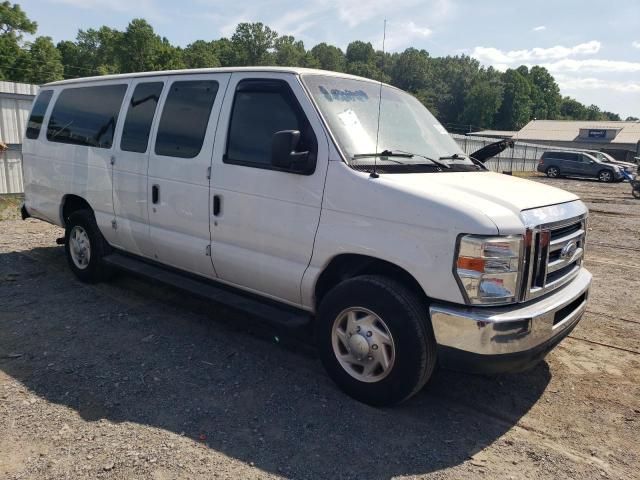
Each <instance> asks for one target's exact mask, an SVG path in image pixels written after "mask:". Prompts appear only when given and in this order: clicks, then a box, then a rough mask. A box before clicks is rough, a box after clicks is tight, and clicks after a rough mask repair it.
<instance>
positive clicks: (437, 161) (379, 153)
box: [353, 150, 451, 168]
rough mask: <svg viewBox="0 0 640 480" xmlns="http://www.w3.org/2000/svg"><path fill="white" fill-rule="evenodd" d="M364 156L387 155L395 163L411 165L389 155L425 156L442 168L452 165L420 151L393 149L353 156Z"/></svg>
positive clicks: (404, 156)
mask: <svg viewBox="0 0 640 480" xmlns="http://www.w3.org/2000/svg"><path fill="white" fill-rule="evenodd" d="M362 157H387V160H388V161H390V162H394V163H399V164H401V165H411V164H410V163H405V162H400V161H398V160H392V159H390V158H388V157H400V158H413V157H420V158H424V159H426V160H429V161H430V162H432V163H434V164H435V165H437V166H439V167H442V168H451V166H450V165H447V164H446V163H444V162H441V161H439V160H436V159H434V158H431V157H428V156H426V155H421V154H419V153H411V152H405V151H403V150H395V151H391V150H383V151H382V152H378V153H357V154H355V155H354V156H353V158H354V159H356V158H362Z"/></svg>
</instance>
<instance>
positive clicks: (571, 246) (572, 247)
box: [560, 242, 578, 260]
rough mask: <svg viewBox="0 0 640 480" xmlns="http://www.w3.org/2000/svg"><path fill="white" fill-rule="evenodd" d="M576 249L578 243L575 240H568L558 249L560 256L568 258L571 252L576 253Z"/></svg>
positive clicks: (564, 258) (571, 255)
mask: <svg viewBox="0 0 640 480" xmlns="http://www.w3.org/2000/svg"><path fill="white" fill-rule="evenodd" d="M576 250H578V244H577V243H576V242H569V243H567V244H566V245H565V246H564V247H562V250H560V258H562V259H563V260H569V259H570V258H571V257H573V254H574V253H576Z"/></svg>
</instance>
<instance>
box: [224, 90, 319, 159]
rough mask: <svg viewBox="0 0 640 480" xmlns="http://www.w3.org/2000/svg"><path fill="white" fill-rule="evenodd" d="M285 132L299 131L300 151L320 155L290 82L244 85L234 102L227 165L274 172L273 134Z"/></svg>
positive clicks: (236, 94)
mask: <svg viewBox="0 0 640 480" xmlns="http://www.w3.org/2000/svg"><path fill="white" fill-rule="evenodd" d="M281 130H299V131H300V133H301V137H300V144H299V145H298V151H310V152H312V154H313V153H314V152H315V151H316V146H315V145H316V139H315V135H314V133H313V130H312V128H311V125H310V124H309V122H308V120H307V118H306V116H305V114H304V112H303V111H302V109H301V108H300V105H299V104H298V101H297V99H296V98H295V96H294V94H293V92H292V91H291V89H290V88H289V85H288V84H287V83H286V82H284V81H278V80H244V81H242V82H240V83H239V84H238V87H237V88H236V93H235V98H234V100H233V109H232V111H231V121H230V124H229V134H228V140H227V154H226V155H225V158H224V162H225V163H237V164H241V165H248V166H255V167H262V168H271V142H272V139H273V134H274V133H276V132H279V131H281Z"/></svg>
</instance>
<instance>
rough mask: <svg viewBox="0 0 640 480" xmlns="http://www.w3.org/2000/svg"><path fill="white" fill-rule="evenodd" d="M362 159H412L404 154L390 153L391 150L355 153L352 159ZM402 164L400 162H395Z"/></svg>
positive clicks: (410, 155) (407, 154) (411, 155)
mask: <svg viewBox="0 0 640 480" xmlns="http://www.w3.org/2000/svg"><path fill="white" fill-rule="evenodd" d="M364 157H400V158H412V157H413V154H410V153H405V152H392V151H391V150H383V151H381V152H377V153H356V154H355V155H354V156H353V158H354V159H356V158H364ZM397 163H402V162H397Z"/></svg>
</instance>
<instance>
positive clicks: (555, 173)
mask: <svg viewBox="0 0 640 480" xmlns="http://www.w3.org/2000/svg"><path fill="white" fill-rule="evenodd" d="M545 173H546V174H547V177H549V178H558V177H559V176H560V170H559V169H558V167H549V168H547V171H546V172H545Z"/></svg>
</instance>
